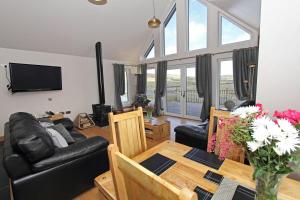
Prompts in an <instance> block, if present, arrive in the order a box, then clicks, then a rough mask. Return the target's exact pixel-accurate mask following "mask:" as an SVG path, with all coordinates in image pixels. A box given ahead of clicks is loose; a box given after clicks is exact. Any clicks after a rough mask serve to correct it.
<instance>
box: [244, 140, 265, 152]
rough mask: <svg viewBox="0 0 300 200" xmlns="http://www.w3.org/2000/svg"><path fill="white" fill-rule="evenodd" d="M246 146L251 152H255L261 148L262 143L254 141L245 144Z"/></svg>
mask: <svg viewBox="0 0 300 200" xmlns="http://www.w3.org/2000/svg"><path fill="white" fill-rule="evenodd" d="M247 145H248V147H249V149H250V151H252V152H254V151H256V150H257V149H258V148H260V147H263V143H261V142H255V141H251V142H247Z"/></svg>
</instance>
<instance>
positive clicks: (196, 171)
mask: <svg viewBox="0 0 300 200" xmlns="http://www.w3.org/2000/svg"><path fill="white" fill-rule="evenodd" d="M190 150H192V148H191V147H188V146H185V145H182V144H179V143H176V142H173V141H169V140H167V141H165V142H163V143H161V144H159V145H157V146H155V147H153V148H151V149H149V150H147V151H145V152H143V153H141V154H140V155H138V156H136V157H134V158H133V160H135V161H136V162H138V163H140V162H142V161H144V160H146V159H147V158H149V157H151V156H153V155H154V154H156V153H159V154H161V155H163V156H165V157H168V158H170V159H172V160H174V161H176V164H174V165H173V166H172V167H170V168H169V169H168V170H166V171H165V172H163V173H162V174H161V175H160V177H161V178H162V179H164V180H166V181H168V182H170V183H171V184H173V185H174V186H176V187H178V188H179V189H182V188H185V187H186V188H189V189H190V190H192V191H193V190H194V188H195V187H196V186H200V187H201V188H203V189H205V190H207V191H209V192H211V193H215V192H216V191H217V189H218V187H219V185H217V184H215V183H213V182H210V181H208V180H207V179H205V178H204V175H205V173H206V172H207V171H208V170H210V171H212V172H215V173H218V174H220V175H223V176H224V178H227V179H230V180H233V181H237V182H238V183H240V184H242V185H244V186H247V187H248V188H250V189H255V181H253V180H252V172H253V168H252V167H251V166H249V165H245V164H242V163H239V162H236V161H233V160H229V159H225V160H224V162H223V164H222V165H221V167H220V168H219V169H218V170H216V169H213V168H210V167H208V166H206V165H203V164H200V163H198V162H195V161H193V160H190V159H188V158H186V157H184V155H185V154H186V153H188V152H189V151H190ZM95 184H96V186H97V187H98V189H99V191H100V192H101V193H102V195H103V196H104V197H105V198H106V199H107V200H117V199H116V195H115V188H114V184H113V180H112V175H111V172H110V171H108V172H106V173H104V174H102V175H100V176H98V177H97V178H96V179H95ZM278 197H279V199H281V200H299V199H300V182H298V181H296V180H293V179H290V178H287V177H285V178H283V180H282V182H281V184H280V187H279V192H278Z"/></svg>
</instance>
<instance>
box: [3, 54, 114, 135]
mask: <svg viewBox="0 0 300 200" xmlns="http://www.w3.org/2000/svg"><path fill="white" fill-rule="evenodd" d="M9 62H20V63H28V64H41V65H55V66H61V67H62V84H63V89H62V91H47V92H30V93H16V94H13V95H12V94H10V92H8V91H7V88H6V85H7V80H6V78H5V69H4V67H1V68H0V136H1V135H3V130H4V129H3V125H4V123H5V122H7V120H8V118H9V116H10V114H12V113H14V112H17V111H25V112H30V113H33V114H35V115H40V114H43V113H44V112H45V111H47V110H52V111H55V112H57V111H67V110H70V111H72V113H71V115H69V117H70V118H72V119H74V118H75V117H76V116H77V114H78V113H80V112H87V113H91V112H92V104H94V103H98V102H99V97H98V85H97V69H96V59H95V58H86V57H78V56H69V55H61V54H49V53H40V52H33V51H21V50H13V49H3V48H0V64H8V63H9ZM113 62H115V61H111V60H104V61H103V64H104V82H105V94H106V104H110V105H114V77H113V68H112V63H113ZM48 98H52V101H49V100H48Z"/></svg>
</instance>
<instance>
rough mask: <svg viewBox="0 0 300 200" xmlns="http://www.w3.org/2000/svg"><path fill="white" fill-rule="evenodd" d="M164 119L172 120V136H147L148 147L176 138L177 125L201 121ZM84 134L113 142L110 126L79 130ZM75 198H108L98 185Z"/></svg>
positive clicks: (168, 117) (162, 117)
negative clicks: (154, 138)
mask: <svg viewBox="0 0 300 200" xmlns="http://www.w3.org/2000/svg"><path fill="white" fill-rule="evenodd" d="M159 118H160V119H163V120H168V121H170V124H171V134H170V137H166V138H163V139H161V140H159V141H154V140H151V139H148V138H147V146H148V148H151V147H153V146H155V145H157V144H160V143H161V142H163V141H165V140H169V139H170V140H173V141H174V140H175V134H174V128H175V127H176V126H179V125H182V124H192V125H197V124H199V123H200V121H197V120H190V119H184V118H179V117H171V116H161V117H159ZM79 131H80V132H81V133H82V134H84V135H85V136H86V137H93V136H101V137H104V138H105V139H107V140H108V141H109V142H110V143H112V136H111V134H110V130H109V127H102V128H101V127H97V126H96V127H92V128H89V129H85V130H79ZM75 200H106V198H105V197H104V196H102V195H101V193H100V192H99V191H98V189H97V187H94V188H92V189H90V190H88V191H86V192H84V193H82V194H81V195H79V196H78V197H76V198H75Z"/></svg>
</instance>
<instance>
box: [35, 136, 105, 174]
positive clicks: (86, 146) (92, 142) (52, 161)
mask: <svg viewBox="0 0 300 200" xmlns="http://www.w3.org/2000/svg"><path fill="white" fill-rule="evenodd" d="M107 146H108V141H107V140H106V139H104V138H102V137H100V136H96V137H92V138H88V139H86V140H83V141H80V142H76V143H74V144H72V145H69V146H68V147H66V148H58V149H55V153H54V155H53V156H51V157H49V158H46V159H44V160H42V161H40V162H37V163H35V164H33V165H32V170H33V171H34V172H40V171H43V170H46V169H50V168H52V167H55V166H58V165H61V164H64V163H67V162H69V161H72V160H74V159H77V158H80V157H82V156H84V155H86V154H89V153H92V152H95V151H101V150H104V151H106V149H107Z"/></svg>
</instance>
